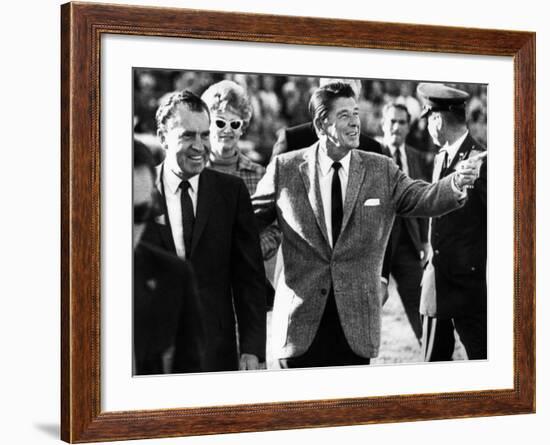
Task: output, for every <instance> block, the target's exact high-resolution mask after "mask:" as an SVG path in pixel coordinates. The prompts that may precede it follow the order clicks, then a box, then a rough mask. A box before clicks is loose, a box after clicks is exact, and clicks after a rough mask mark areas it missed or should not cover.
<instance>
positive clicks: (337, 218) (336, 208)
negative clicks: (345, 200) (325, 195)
mask: <svg viewBox="0 0 550 445" xmlns="http://www.w3.org/2000/svg"><path fill="white" fill-rule="evenodd" d="M340 167H342V164H340V163H339V162H334V163H333V164H332V169H333V170H334V172H333V174H332V193H331V195H332V196H331V197H332V199H331V201H332V208H331V219H332V246H333V247H334V246H335V245H336V240H337V239H338V235H340V229H341V228H342V217H343V214H344V211H343V207H344V206H343V204H342V184H341V183H340V176H339V175H338V170H340Z"/></svg>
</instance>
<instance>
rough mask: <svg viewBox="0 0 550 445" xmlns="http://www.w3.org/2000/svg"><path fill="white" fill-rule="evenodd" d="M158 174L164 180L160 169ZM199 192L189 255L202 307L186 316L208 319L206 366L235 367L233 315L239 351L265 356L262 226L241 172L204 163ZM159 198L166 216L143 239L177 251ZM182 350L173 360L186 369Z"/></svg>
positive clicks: (236, 359) (153, 224) (235, 342)
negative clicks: (222, 170) (259, 227)
mask: <svg viewBox="0 0 550 445" xmlns="http://www.w3.org/2000/svg"><path fill="white" fill-rule="evenodd" d="M159 170H162V166H161V167H160V168H159ZM158 178H159V179H158V181H157V182H159V183H160V175H158ZM198 193H199V194H198V200H197V211H196V219H195V225H194V229H193V239H192V245H191V252H190V255H189V256H188V258H189V260H190V262H191V264H192V266H193V269H194V271H195V274H196V277H197V284H198V290H199V296H200V299H201V304H202V308H203V311H202V313H201V314H186V317H185V318H186V319H189V318H192V317H197V316H200V317H202V319H203V321H204V324H205V328H206V336H205V339H204V340H205V341H204V343H205V345H206V346H205V348H206V350H205V354H204V356H205V369H204V370H205V371H231V370H236V369H238V354H237V340H236V332H235V316H236V318H237V324H238V332H239V346H240V353H241V354H242V353H249V354H255V355H256V356H258V358H259V360H260V361H264V360H265V345H266V317H265V314H266V302H265V272H264V265H263V260H262V253H261V249H260V241H259V236H258V230H257V227H256V222H255V219H254V215H253V213H252V206H251V204H250V196H249V194H248V191H247V189H246V186H245V184H244V182H243V181H242V180H241V179H240V178H237V177H235V176H231V175H227V174H224V173H220V172H216V171H214V170H211V169H208V168H206V169H204V170H203V171H202V173H201V174H200V178H199V192H198ZM161 202H162V203H163V206H164V217H163V218H161V217H157V218H155V221H152V222H151V223H150V224H149V226H148V228H147V230H146V232H145V234H144V239H147V240H148V241H150V242H152V243H154V244H157V245H159V246H162V247H163V248H164V249H167V250H169V251H171V252H175V245H174V240H173V238H172V232H171V229H170V221H169V218H168V213H167V212H166V201H165V200H164V199H162V201H161ZM161 216H162V215H161ZM233 307H234V309H233ZM190 325H191V326H192V324H190ZM184 328H186V326H185V325H184ZM182 335H183V336H184V337H189V336H192V333H188V332H183V333H182ZM180 352H181V353H180V354H178V353H177V354H176V357H175V366H177V367H178V370H180V372H186V371H187V369H186V367H185V362H186V357H185V353H184V351H180Z"/></svg>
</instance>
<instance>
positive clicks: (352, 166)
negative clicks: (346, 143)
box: [340, 150, 365, 233]
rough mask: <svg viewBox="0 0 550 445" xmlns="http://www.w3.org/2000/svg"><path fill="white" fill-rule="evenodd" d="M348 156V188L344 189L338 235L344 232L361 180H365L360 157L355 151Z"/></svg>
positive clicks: (363, 167)
mask: <svg viewBox="0 0 550 445" xmlns="http://www.w3.org/2000/svg"><path fill="white" fill-rule="evenodd" d="M350 155H351V159H350V162H349V176H348V187H347V189H346V200H345V201H344V216H343V218H342V229H341V230H340V233H343V232H344V230H345V228H346V225H347V223H348V221H349V219H350V217H351V214H352V213H353V208H354V207H355V202H356V201H357V197H358V196H359V190H360V189H361V184H363V179H364V178H365V165H364V164H363V161H362V159H361V157H360V156H359V155H358V154H357V152H356V151H355V150H352V151H351V154H350Z"/></svg>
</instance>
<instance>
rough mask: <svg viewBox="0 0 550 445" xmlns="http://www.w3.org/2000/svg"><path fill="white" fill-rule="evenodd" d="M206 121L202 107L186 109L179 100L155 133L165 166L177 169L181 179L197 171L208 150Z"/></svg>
mask: <svg viewBox="0 0 550 445" xmlns="http://www.w3.org/2000/svg"><path fill="white" fill-rule="evenodd" d="M209 126H210V121H209V118H208V114H207V113H206V111H190V110H189V108H188V107H187V106H186V105H184V104H179V105H178V106H177V107H176V109H175V110H174V111H173V113H172V115H171V116H170V118H169V119H168V120H167V122H166V126H165V130H164V131H159V137H160V140H161V143H162V145H163V147H164V148H165V149H166V162H167V163H168V166H169V168H171V169H173V170H174V171H176V173H180V172H181V176H182V178H183V179H189V178H191V177H193V176H195V175H198V174H199V173H200V172H201V171H202V170H203V169H204V167H205V166H206V162H207V160H208V156H209V154H210V129H209Z"/></svg>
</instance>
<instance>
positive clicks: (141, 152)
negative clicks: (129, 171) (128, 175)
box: [134, 139, 156, 178]
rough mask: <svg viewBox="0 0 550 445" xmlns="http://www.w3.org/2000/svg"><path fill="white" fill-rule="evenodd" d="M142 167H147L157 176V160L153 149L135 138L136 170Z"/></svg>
mask: <svg viewBox="0 0 550 445" xmlns="http://www.w3.org/2000/svg"><path fill="white" fill-rule="evenodd" d="M140 167H146V168H147V169H148V170H149V171H150V172H151V175H152V176H153V178H154V177H155V176H156V172H155V161H154V159H153V154H152V153H151V150H149V149H148V148H147V145H145V144H144V143H143V142H140V141H138V140H136V139H134V170H136V169H138V168H140Z"/></svg>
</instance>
